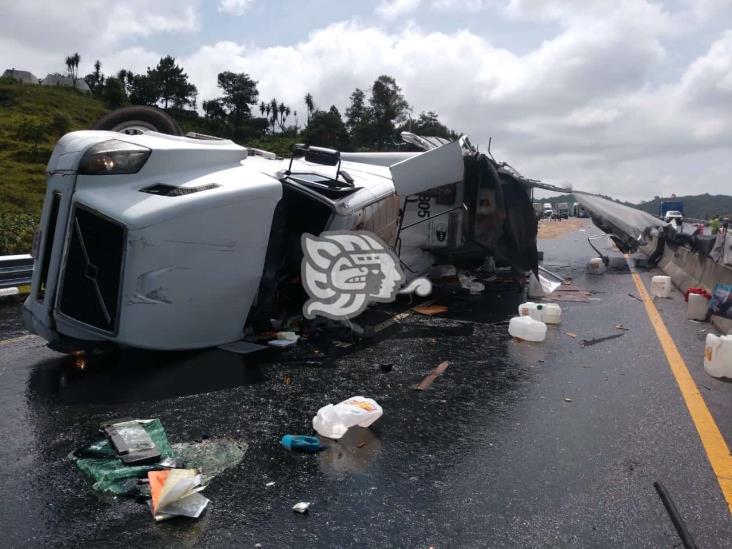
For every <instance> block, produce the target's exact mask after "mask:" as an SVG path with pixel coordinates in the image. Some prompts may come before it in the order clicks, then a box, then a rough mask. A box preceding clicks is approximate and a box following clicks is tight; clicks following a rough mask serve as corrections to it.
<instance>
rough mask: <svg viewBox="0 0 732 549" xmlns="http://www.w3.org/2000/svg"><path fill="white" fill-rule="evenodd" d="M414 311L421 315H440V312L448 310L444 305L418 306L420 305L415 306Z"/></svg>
mask: <svg viewBox="0 0 732 549" xmlns="http://www.w3.org/2000/svg"><path fill="white" fill-rule="evenodd" d="M414 312H415V313H419V314H421V315H426V316H433V315H439V314H440V313H445V312H447V307H445V306H444V305H427V306H418V307H414Z"/></svg>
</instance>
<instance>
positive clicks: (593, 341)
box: [580, 333, 625, 347]
mask: <svg viewBox="0 0 732 549" xmlns="http://www.w3.org/2000/svg"><path fill="white" fill-rule="evenodd" d="M624 335H625V334H624V333H622V334H612V335H609V336H604V337H596V338H594V339H583V340H582V343H580V345H582V346H583V347H591V346H592V345H597V344H598V343H602V342H603V341H609V340H611V339H617V338H619V337H623V336H624Z"/></svg>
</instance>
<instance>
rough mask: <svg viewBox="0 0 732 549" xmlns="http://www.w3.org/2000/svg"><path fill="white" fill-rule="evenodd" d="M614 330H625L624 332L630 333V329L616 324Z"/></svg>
mask: <svg viewBox="0 0 732 549" xmlns="http://www.w3.org/2000/svg"><path fill="white" fill-rule="evenodd" d="M615 328H616V329H617V330H625V331H626V332H627V331H630V328H626V327H625V326H623V325H622V324H616V325H615Z"/></svg>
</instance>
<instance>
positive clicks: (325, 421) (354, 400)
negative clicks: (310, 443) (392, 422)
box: [313, 396, 384, 440]
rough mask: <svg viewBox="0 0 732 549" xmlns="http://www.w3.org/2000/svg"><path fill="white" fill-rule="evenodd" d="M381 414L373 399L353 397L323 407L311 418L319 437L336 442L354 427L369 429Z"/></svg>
mask: <svg viewBox="0 0 732 549" xmlns="http://www.w3.org/2000/svg"><path fill="white" fill-rule="evenodd" d="M383 413H384V411H383V410H382V409H381V406H379V404H378V403H377V402H376V401H375V400H374V399H372V398H365V397H362V396H355V397H351V398H349V399H348V400H344V401H343V402H340V403H338V404H335V405H333V404H328V405H327V406H323V407H322V408H321V409H320V410H318V413H317V414H316V415H315V417H314V418H313V429H315V430H316V431H317V432H318V434H320V435H321V436H324V437H326V438H332V439H336V440H337V439H339V438H341V437H342V436H343V435H345V434H346V431H348V429H349V428H351V427H353V426H355V425H358V426H359V427H369V426H370V425H371V424H372V423H373V422H374V421H376V420H377V419H379V418H380V417H381V415H382V414H383Z"/></svg>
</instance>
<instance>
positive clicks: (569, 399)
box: [564, 397, 572, 402]
mask: <svg viewBox="0 0 732 549" xmlns="http://www.w3.org/2000/svg"><path fill="white" fill-rule="evenodd" d="M564 402H572V399H571V398H569V397H564Z"/></svg>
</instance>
